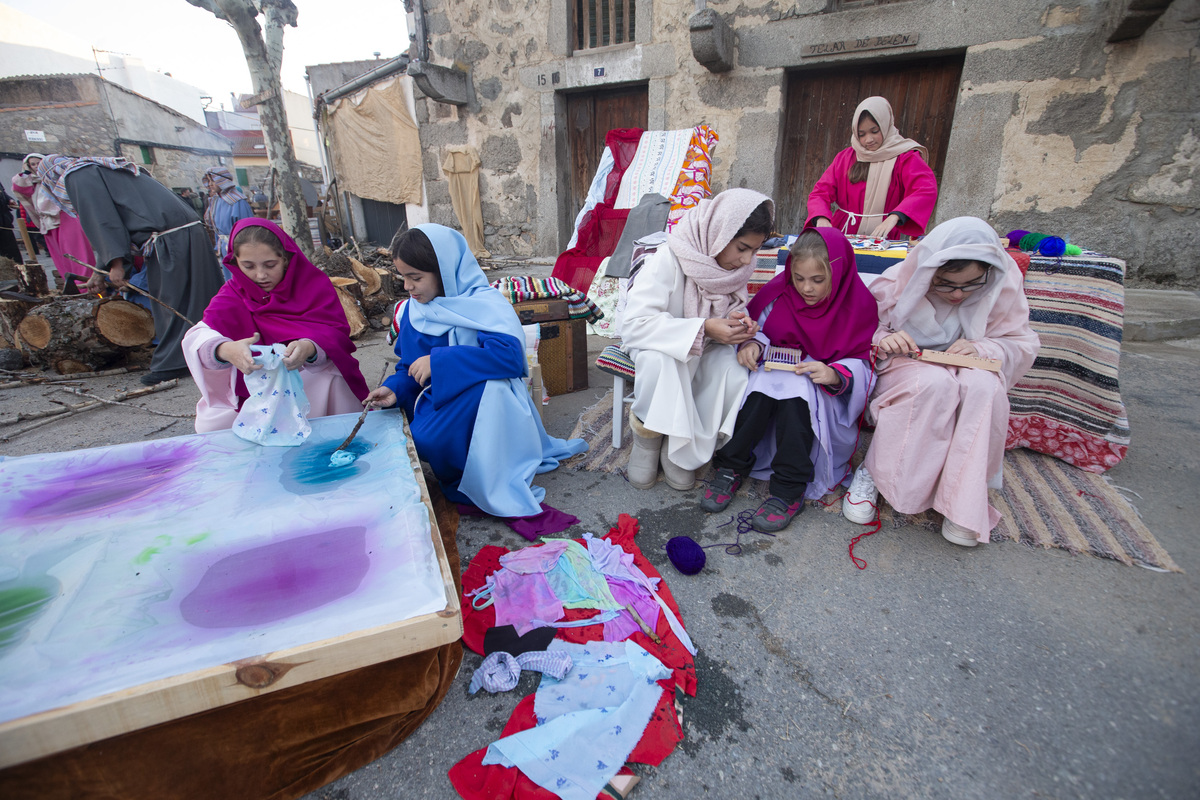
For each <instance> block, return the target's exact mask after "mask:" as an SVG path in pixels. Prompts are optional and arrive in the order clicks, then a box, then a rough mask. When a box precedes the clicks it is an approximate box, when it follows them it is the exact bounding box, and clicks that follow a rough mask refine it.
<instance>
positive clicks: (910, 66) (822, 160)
mask: <svg viewBox="0 0 1200 800" xmlns="http://www.w3.org/2000/svg"><path fill="white" fill-rule="evenodd" d="M962 67H963V55H962V54H957V55H952V56H941V57H937V58H923V59H917V60H912V61H894V62H878V61H875V62H871V63H870V64H864V65H862V66H849V65H839V66H837V67H830V68H825V69H819V70H802V71H801V70H797V71H795V72H791V73H789V74H788V81H787V100H786V104H785V106H784V123H783V126H784V127H783V135H782V136H781V137H780V139H781V143H782V152H781V153H780V157H779V181H778V185H777V186H776V192H775V203H776V209H777V215H778V216H777V222H776V223H775V226H776V228H777V229H778V230H779V231H780V232H781V233H799V232H800V226H801V225H803V224H804V220H805V213H806V211H807V206H808V193H809V192H810V191H812V187H813V184H815V183H816V182H817V180H818V179H819V178H820V177H821V174H822V173H823V172H824V171H825V168H826V167H828V166H829V164H830V162H832V161H833V157H834V156H836V155H837V154H838V153H839V152H840V151H841V150H844V149H845V148H847V147H849V146H850V124H851V120H850V117H851V116H852V115H853V114H854V109H855V108H857V107H858V104H859V103H860V102H862V101H863V99H865V98H867V97H872V96H875V95H879V96H880V97H886V98H887V99H888V102H890V103H891V104H892V111H894V112H895V114H896V127H897V128H898V129H899V131H900V133H901V134H903V135H904V136H906V137H907V138H909V139H913V140H915V141H917V142H920V143H921V144H923V145H925V147H926V149H928V150H929V161H930V166H931V167H933V172H934V175H936V176H937V180H938V185H939V186H940V185H941V182H942V167H943V166H944V165H945V163H946V149H947V146H948V145H949V143H950V129H951V126H952V125H953V123H954V106H955V103H956V102H957V101H958V84H959V79H960V78H961V76H962Z"/></svg>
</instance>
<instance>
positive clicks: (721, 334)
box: [704, 319, 758, 344]
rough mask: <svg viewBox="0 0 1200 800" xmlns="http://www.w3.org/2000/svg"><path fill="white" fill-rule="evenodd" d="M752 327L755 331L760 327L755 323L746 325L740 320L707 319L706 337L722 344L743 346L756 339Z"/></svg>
mask: <svg viewBox="0 0 1200 800" xmlns="http://www.w3.org/2000/svg"><path fill="white" fill-rule="evenodd" d="M751 326H753V327H754V329H757V327H758V326H757V325H754V323H749V324H746V323H744V322H743V321H742V320H740V319H738V320H733V319H706V320H704V335H705V336H707V337H708V338H710V339H712V340H713V341H714V342H720V343H721V344H741V343H742V342H748V341H750V340H751V339H753V338H754V333H753V332H752V331H751Z"/></svg>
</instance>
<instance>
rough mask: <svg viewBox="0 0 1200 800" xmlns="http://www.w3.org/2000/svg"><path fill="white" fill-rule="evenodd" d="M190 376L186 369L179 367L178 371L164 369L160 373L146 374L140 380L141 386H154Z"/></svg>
mask: <svg viewBox="0 0 1200 800" xmlns="http://www.w3.org/2000/svg"><path fill="white" fill-rule="evenodd" d="M190 374H191V371H190V370H188V368H187V367H180V368H179V369H164V370H162V371H161V372H158V371H155V372H147V373H146V374H145V375H143V376H142V377H141V379H140V380H141V382H142V385H143V386H154V385H156V384H159V383H162V382H163V381H169V380H171V379H172V378H185V377H187V376H188V375H190Z"/></svg>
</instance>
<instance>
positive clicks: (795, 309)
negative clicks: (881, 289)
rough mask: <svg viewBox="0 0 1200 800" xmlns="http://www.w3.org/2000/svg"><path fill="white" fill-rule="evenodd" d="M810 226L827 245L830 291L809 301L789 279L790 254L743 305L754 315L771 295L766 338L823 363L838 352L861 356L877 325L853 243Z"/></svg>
mask: <svg viewBox="0 0 1200 800" xmlns="http://www.w3.org/2000/svg"><path fill="white" fill-rule="evenodd" d="M806 230H815V231H816V232H817V233H819V234H820V235H821V238H822V239H823V240H824V242H825V249H826V250H828V251H829V276H830V288H829V294H828V295H826V297H825V299H824V300H822V301H821V302H819V303H817V304H816V305H811V306H810V305H808V304H807V303H805V302H804V298H802V297H801V296H800V293H799V292H797V291H796V287H794V286H793V285H792V255H793V254H791V253H789V254H788V260H787V268H786V269H785V270H784V271H783V272H781V273H779V274H778V275H776V276H775V277H774V278H772V279H771V280H770V281H768V282H767V284H766V285H765V286H763V287H762V288H761V289H759V290H758V293H757V294H755V295H754V299H753V300H751V301H750V305H749V306H748V308H747V311H749V312H750V316H752V317H754V318H755V319H758V317H759V315H760V314H762V312H763V309H765V308H766V307H767V306H768V305H769V304H770V303H771V302H772V301H774V303H775V305H774V306H773V307H772V308H771V313H770V314H768V315H767V319H766V322H765V323H764V324H763V333H764V334H765V335H766V337H767V338H768V339H770V340H771V344H773V345H777V346H781V347H797V348H800V349H801V350H803V351H804V353H805V355H806V356H808V357H809V358H814V359H816V360H818V361H824V362H826V363H828V362H831V361H838V360H840V359H843V358H862V359H866V358H868V357H869V356H870V353H871V337H872V335H874V333H875V329H876V328H877V327H878V326H879V311H878V308H877V307H876V304H875V298H874V297H873V296H872V295H871V292H870V290H869V289H867V285H866V284H865V283H863V282H862V279H861V278H859V277H858V267H857V265H856V264H855V262H854V248H852V247H851V246H850V242H848V241H847V240H846V237H845V236H843V235H842V234H841V232H840V231H838V230H836V229H835V228H808V229H806Z"/></svg>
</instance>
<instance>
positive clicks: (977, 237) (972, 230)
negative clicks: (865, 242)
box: [871, 217, 1019, 350]
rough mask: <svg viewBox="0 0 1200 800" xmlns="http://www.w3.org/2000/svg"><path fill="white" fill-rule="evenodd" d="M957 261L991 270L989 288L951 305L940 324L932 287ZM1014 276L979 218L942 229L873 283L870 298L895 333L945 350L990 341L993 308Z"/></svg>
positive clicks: (1009, 259)
mask: <svg viewBox="0 0 1200 800" xmlns="http://www.w3.org/2000/svg"><path fill="white" fill-rule="evenodd" d="M957 259H968V260H970V261H978V262H980V263H981V264H985V265H988V266H990V269H989V270H988V276H987V285H985V286H984V287H983V288H982V289H978V290H976V291H974V292H971V293H970V294H968V295H967V296H966V299H964V300H963V301H962V302H961V303H959V304H958V305H956V306H951V308H950V309H949V314H948V315H947V316H946V317H945V318H944V319H942V320H941V321H940V322H939V321H938V319H937V317H938V313H937V309H936V308H935V307H934V304H933V301H931V300H930V299H929V290H930V284H931V282H932V280H933V275H934V273H935V272H937V270H938V268H940V267H941V266H942V265H944V264H945V263H946V262H947V261H954V260H957ZM1014 273H1018V274H1019V270H1018V268H1017V263H1016V262H1015V261H1013V259H1012V256H1010V255H1009V254H1008V253H1006V252H1005V251H1004V248H1003V247H1001V246H1000V237H999V236H997V235H996V232H995V231H994V230H992V227H991V226H990V225H988V224H987V223H986V222H984V221H983V220H981V219H977V218H975V217H956V218H955V219H952V220H949V221H947V222H943V223H942V224H941V225H938V226H937V227H936V228H934V229H933V230H932V231H930V232H929V235H928V236H926V237H925V238H924V239H922V240H921V241H919V242H918V243H917V244H916V246H914V247H913V249H912V250H910V251H909V254H908V258H906V259H904V261H902V262H901V263H899V264H897V265H896V266H894V267H890V268H888V270H887V271H886V272H884V273H883V275H881V276H880V277H879V279H878V280H876V281H875V282H874V283H873V284H871V293H872V294H873V295H875V299H876V300H878V301H879V318H880V319H887V320H888V321H889V322H890V324H891V328H892V330H897V331H899V330H902V331H906V332H907V333H908V334H909V335H911V336H912V337H913V339H914V340H915V341H916V343H917V345H918V346H919V347H928V348H930V349H934V350H943V349H945V348H946V347H948V346H949V345H951V344H953V343H954V342H956V341H958V340H959V339H968V340H973V339H982V338H984V337H985V336H986V334H987V326H988V319H989V317H990V316H991V314H992V309H993V308H994V307H995V305H996V300H997V299H998V298H999V297H1000V294H1001V292H1002V291H1003V290H1004V287H1005V285H1006V284H1007V283H1009V281H1010V279H1011V277H1012V275H1013V274H1014ZM944 311H945V309H943V312H944Z"/></svg>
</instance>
